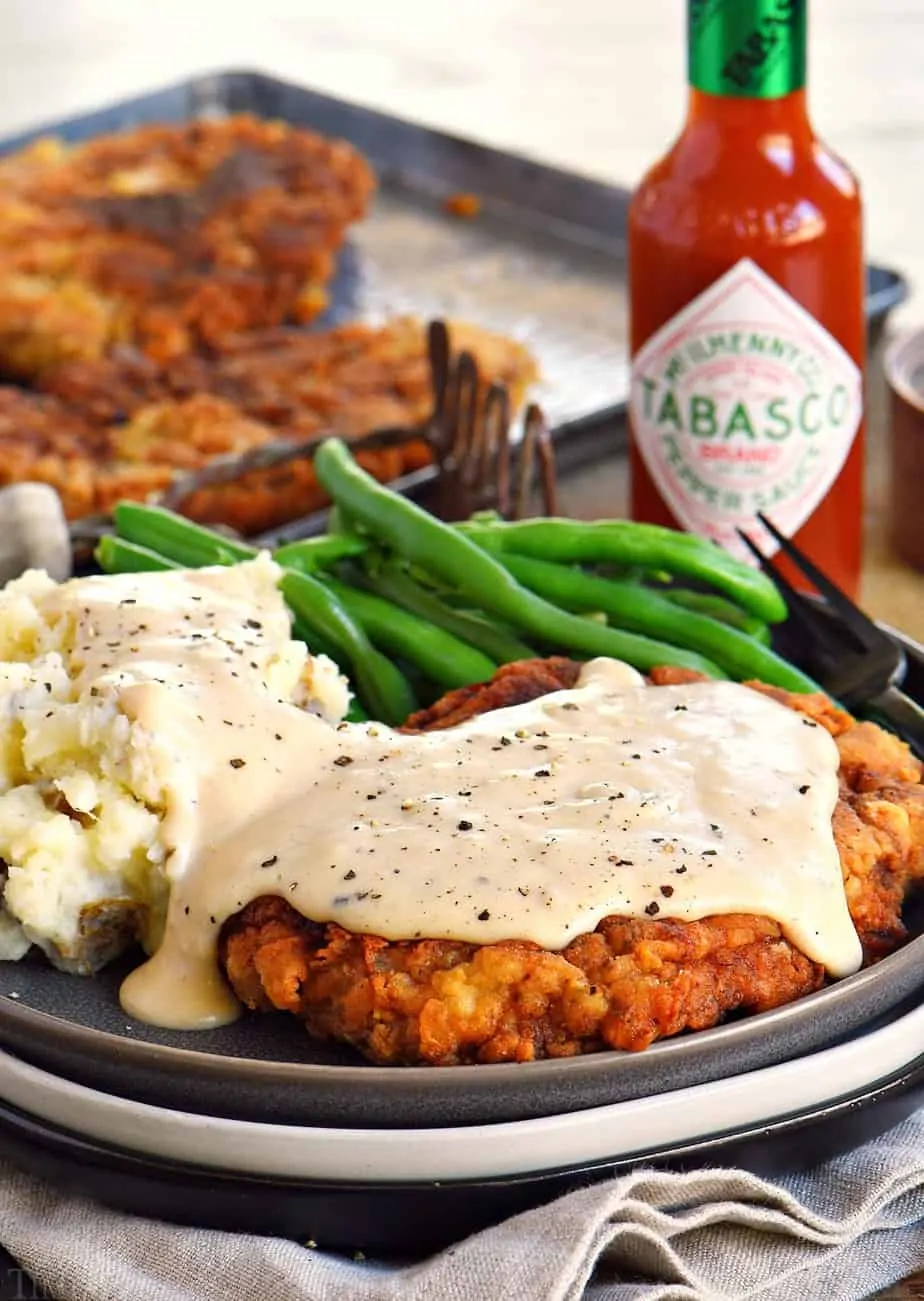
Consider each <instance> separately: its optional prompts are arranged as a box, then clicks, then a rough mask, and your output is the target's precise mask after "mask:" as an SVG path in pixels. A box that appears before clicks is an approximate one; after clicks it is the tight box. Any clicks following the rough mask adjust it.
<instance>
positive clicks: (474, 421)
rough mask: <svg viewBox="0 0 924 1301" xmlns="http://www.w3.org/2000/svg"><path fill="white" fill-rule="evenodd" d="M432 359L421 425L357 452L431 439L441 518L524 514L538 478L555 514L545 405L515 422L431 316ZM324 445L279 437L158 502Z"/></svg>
mask: <svg viewBox="0 0 924 1301" xmlns="http://www.w3.org/2000/svg"><path fill="white" fill-rule="evenodd" d="M427 358H428V362H429V367H430V382H431V388H432V395H433V396H432V406H431V410H430V413H429V414H428V415H427V416H426V417H425V419H424V420H423V421H421V422H420V423H419V424H416V425H395V426H390V427H388V428H381V429H376V430H373V431H371V432H370V433H368V434H365V435H362V436H360V437H357V438H352V439H350V446H351V447H352V448H353V450H354V451H363V450H369V449H373V448H377V447H382V448H384V447H395V446H400V445H401V444H402V443H406V442H408V441H410V440H420V441H423V442H424V443H426V445H427V447H428V448H429V451H430V454H431V456H432V458H433V463H434V466H435V469H436V478H435V483H434V488H433V496H432V499H431V500H429V501H428V505H430V507H431V509H432V510H433V512H434V514H437V515H439V516H440V517H441V518H443V519H447V520H458V519H466V518H468V516H469V515H471V514H473V513H474V512H475V511H477V510H497V511H498V513H499V514H501V515H503V516H505V517H509V518H518V517H519V516H521V515H523V514H525V513H526V511H527V509H528V507H529V503H530V501H531V498H532V497H533V495H534V492H535V489H536V480H537V479H538V485H539V504H540V505H541V508H542V510H543V511H544V513H546V514H552V513H554V510H555V504H556V494H555V465H554V455H553V450H552V441H551V437H550V435H549V431H548V427H547V425H546V422H545V419H544V417H543V415H542V412H541V411H540V409H539V408H538V407H537V406H535V405H533V406H530V407H529V408H528V409H527V411H526V414H525V417H524V423H523V431H522V433H520V432H518V431H517V430H516V429H515V428H514V426H513V425H512V423H511V409H510V408H511V403H510V396H509V394H508V392H507V389H506V388H505V387H504V385H502V384H496V383H495V384H492V385H490V387H489V388H488V390H487V392H486V393H485V392H484V391H483V385H482V382H481V378H480V376H479V373H478V363H477V362H476V360H475V358H474V356H473V355H472V354H471V353H470V352H468V351H463V352H460V353H458V354H456V355H453V353H452V350H451V344H450V337H449V330H448V328H447V326H446V324H445V322H444V321H441V320H435V321H431V323H430V325H429V327H428V330H427ZM320 442H321V438H319V437H318V436H314V437H312V438H311V439H310V440H307V441H305V442H301V443H292V442H291V441H285V440H278V441H274V442H272V443H268V444H264V445H263V446H260V447H256V448H253V449H252V450H250V451H248V452H245V453H243V454H242V455H237V456H228V457H219V458H216V460H214V461H211V462H210V463H209V465H207V466H206V467H204V468H203V469H201V470H194V471H192V472H191V473H190V474H186V475H183V476H181V477H179V478H178V479H177V481H176V482H175V483H173V484H172V485H171V486H170V487H169V488H168V489H167V490H166V491H165V492H163V493H161V494H160V495H159V497H158V498H157V501H158V502H159V504H160V505H163V506H167V507H168V508H170V509H172V510H179V509H182V504H183V502H184V501H185V500H186V499H187V498H188V497H189V496H190V495H191V494H192V493H193V492H196V491H198V490H199V489H201V488H210V487H218V486H220V485H224V484H229V483H233V482H235V481H236V480H237V479H239V478H241V477H242V476H243V475H245V474H247V473H250V472H251V471H255V470H269V469H275V468H277V467H280V466H284V465H287V464H290V463H291V462H293V461H297V460H303V459H308V460H310V459H311V458H312V457H313V456H314V453H315V450H316V449H317V447H318V444H319V443H320ZM319 523H320V521H319V520H318V521H317V524H319ZM312 524H316V521H314V520H311V521H296V522H295V523H294V524H292V525H286V526H282V527H281V528H279V529H273V530H270V531H269V532H267V533H264V534H261V535H260V537H259V538H256V539H254V541H255V542H257V543H258V544H260V545H266V546H270V545H275V543H276V542H278V541H280V540H282V539H291V538H294V537H297V536H302V535H303V533H304V532H305V529H306V528H310V526H311V525H312ZM320 526H321V527H323V525H320ZM98 531H99V530H98V528H97V530H96V534H95V536H98Z"/></svg>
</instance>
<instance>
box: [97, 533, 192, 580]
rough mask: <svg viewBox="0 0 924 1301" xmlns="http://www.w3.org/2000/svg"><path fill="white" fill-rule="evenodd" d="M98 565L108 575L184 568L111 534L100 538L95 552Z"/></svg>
mask: <svg viewBox="0 0 924 1301" xmlns="http://www.w3.org/2000/svg"><path fill="white" fill-rule="evenodd" d="M94 555H95V557H96V563H97V564H98V565H99V567H100V569H102V570H103V571H104V573H107V574H142V573H150V572H156V571H157V570H162V569H181V568H182V566H181V565H178V564H176V563H175V562H174V561H173V560H168V559H167V557H166V556H161V555H159V554H158V553H157V552H156V551H152V550H151V548H150V547H140V546H138V545H137V543H135V542H126V541H125V540H124V539H123V538H117V537H114V536H113V535H112V534H111V533H107V534H105V535H104V536H103V537H101V538H100V540H99V542H98V543H97V546H96V551H95V552H94Z"/></svg>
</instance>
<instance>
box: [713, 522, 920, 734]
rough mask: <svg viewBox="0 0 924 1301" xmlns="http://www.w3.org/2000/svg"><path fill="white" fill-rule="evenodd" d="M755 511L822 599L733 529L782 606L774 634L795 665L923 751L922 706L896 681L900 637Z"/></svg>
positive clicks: (901, 671) (901, 663)
mask: <svg viewBox="0 0 924 1301" xmlns="http://www.w3.org/2000/svg"><path fill="white" fill-rule="evenodd" d="M757 518H758V519H759V520H760V522H761V524H762V525H763V526H764V528H765V529H766V530H767V532H768V533H769V534H770V536H771V537H772V538H773V539H774V541H775V542H776V543H777V544H778V546H779V548H780V551H781V552H782V553H783V555H784V556H787V557H788V559H789V560H791V561H792V563H793V564H794V565H795V566H796V568H797V569H799V570H801V572H802V573H803V574H804V575H805V577H806V578H807V579H808V580H809V582H811V583H812V584H813V585H814V586H815V588H816V589H817V591H818V592H819V594H820V595H821V596H822V597H823V600H824V603H823V604H820V603H819V602H817V601H816V600H813V599H812V598H810V597H806V596H805V595H803V594H802V593H801V592H797V591H796V589H795V588H794V587H793V586H792V584H791V583H790V582H789V580H788V579H787V578H786V577H785V576H784V575H783V574H781V573H780V572H779V570H778V569H777V568H776V567H775V566H774V565H773V564H772V563H771V561H770V560H768V558H767V557H766V556H765V555H764V554H763V552H762V551H761V550H760V549H759V548H758V546H757V544H756V543H755V542H754V541H753V539H752V538H750V537H749V536H748V535H747V534H746V533H745V532H743V531H742V530H741V529H738V536H739V537H740V538H741V540H742V542H743V543H744V545H745V546H746V547H747V548H748V550H749V551H750V552H751V554H752V555H753V556H754V558H755V559H756V560H757V563H758V564H759V565H760V567H761V569H762V570H763V571H764V573H765V574H767V575H768V577H769V578H771V579H772V580H773V582H774V583H775V584H776V586H777V587H778V588H779V591H780V594H781V595H782V596H783V598H784V600H785V601H786V603H787V605H788V607H789V618H788V620H787V622H786V623H785V624H783V625H782V634H783V637H784V639H787V640H788V641H789V642H791V643H792V647H793V649H797V652H798V657H799V660H800V662H801V663H802V665H803V666H804V667H805V668H806V669H807V671H808V672H809V673H811V674H812V675H813V677H815V678H816V679H817V681H818V683H819V685H820V686H822V687H823V688H824V689H825V691H827V692H828V694H829V695H831V696H833V697H834V699H835V700H839V701H841V703H842V704H843V705H845V707H846V708H847V709H850V710H851V711H862V712H863V713H864V714H865V715H867V716H869V717H872V718H875V719H876V720H878V721H881V722H882V723H884V724H885V726H886V727H888V728H889V729H890V730H891V731H893V732H895V733H896V734H897V735H898V736H900V737H901V738H902V740H903V741H907V742H908V744H909V745H910V746H911V747H912V748H913V749H914V750H915V751H916V752H917V753H919V754H921V753H924V709H922V707H921V706H920V705H919V704H917V702H916V701H914V700H912V699H911V697H910V696H908V695H906V694H905V693H904V692H903V691H902V690H901V688H900V685H899V684H900V683H901V682H902V681H903V680H904V676H905V671H906V668H907V660H906V657H905V652H904V650H903V649H902V647H901V645H900V644H899V643H898V642H897V641H896V640H895V638H894V637H890V636H889V634H888V633H887V632H884V631H883V630H882V629H881V628H880V627H879V626H878V625H877V624H876V623H874V622H873V620H872V619H870V618H869V617H868V616H867V615H865V614H864V613H863V611H862V610H860V609H859V608H858V607H857V606H856V605H854V603H853V601H851V600H850V598H849V597H848V596H846V595H845V594H844V592H842V591H841V589H840V588H839V587H838V586H837V585H836V584H835V583H833V582H832V581H831V579H830V578H828V577H827V575H825V574H823V573H822V572H821V570H820V569H819V568H818V567H817V565H815V564H813V562H812V561H811V560H809V558H808V556H806V555H805V553H804V552H803V551H801V550H800V549H799V548H798V547H797V546H796V545H795V544H794V543H793V542H791V541H790V540H789V538H787V537H786V536H785V535H784V534H782V533H781V532H780V531H779V529H777V528H776V526H775V525H774V524H773V523H772V522H771V521H770V520H769V519H768V518H767V517H766V515H763V514H760V513H758V515H757ZM832 615H834V616H836V617H834V618H832Z"/></svg>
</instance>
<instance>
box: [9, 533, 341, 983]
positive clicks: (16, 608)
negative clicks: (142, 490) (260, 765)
mask: <svg viewBox="0 0 924 1301" xmlns="http://www.w3.org/2000/svg"><path fill="white" fill-rule="evenodd" d="M278 578H279V571H278V569H277V567H276V566H275V565H274V564H273V562H272V561H271V560H270V559H269V557H267V556H261V557H259V558H258V559H256V560H253V561H249V562H247V563H246V564H242V565H237V566H234V567H231V568H216V569H202V570H191V571H185V570H184V571H180V570H177V571H174V572H170V573H150V574H135V575H120V576H118V577H94V578H85V579H75V580H72V581H70V582H67V583H62V584H56V583H54V582H53V581H52V580H51V579H50V578H49V577H48V576H47V575H46V574H44V573H40V572H31V573H28V574H25V575H24V576H23V577H22V578H20V579H17V580H16V581H15V582H13V583H11V584H10V585H9V586H8V587H6V588H5V589H4V590H3V591H0V958H8V959H15V958H19V957H21V956H22V955H23V954H24V953H25V952H26V950H27V949H28V948H29V946H30V945H31V944H33V943H34V944H37V945H39V946H40V947H41V948H42V949H44V950H45V952H46V953H47V954H48V955H49V957H51V959H52V960H53V961H55V962H56V963H57V964H58V965H60V966H63V967H66V968H68V969H70V970H78V971H91V970H94V969H96V968H98V967H99V966H101V965H103V964H104V963H105V962H107V961H108V960H109V959H110V958H112V957H113V956H115V955H116V954H117V953H118V952H120V951H121V950H122V949H123V948H124V947H126V945H127V944H128V943H130V942H131V941H132V940H133V939H135V938H140V939H141V940H142V942H143V943H144V944H145V946H146V947H147V948H149V949H150V948H153V947H156V944H157V942H158V938H159V935H160V931H161V927H162V924H163V917H164V912H165V907H166V901H167V895H168V892H169V880H170V874H169V861H170V858H171V853H172V852H173V851H175V850H177V848H178V845H177V843H173V844H168V843H167V840H168V838H169V837H168V835H167V833H166V832H165V816H166V814H167V812H168V811H169V809H170V808H171V803H173V804H175V803H176V797H177V793H178V792H183V794H184V798H185V799H186V801H187V803H188V804H189V805H190V806H191V807H194V806H195V803H196V790H197V788H198V783H199V782H200V781H201V779H202V772H201V768H202V756H203V753H204V752H205V747H202V746H197V745H196V743H195V737H196V728H197V726H199V727H202V728H205V727H206V726H208V727H211V726H212V723H213V720H212V719H211V718H206V717H205V716H204V713H203V706H202V704H201V699H200V697H201V695H202V690H201V688H202V684H203V682H205V681H206V676H204V675H207V674H209V673H217V674H219V675H223V681H224V682H225V686H226V688H230V689H231V691H232V692H236V691H238V689H239V691H240V693H242V695H243V696H244V697H246V698H247V699H253V701H255V702H256V707H259V704H260V701H261V700H262V699H267V700H271V701H273V702H279V701H282V702H286V703H288V704H290V705H292V706H299V707H301V708H307V709H310V710H311V711H312V712H315V713H318V714H321V715H322V716H323V717H324V718H325V719H327V720H328V721H329V722H331V723H332V724H333V723H336V722H338V721H340V719H341V718H342V717H343V715H344V714H345V712H346V709H347V706H348V703H349V692H348V689H347V684H346V681H345V680H344V679H343V678H342V677H341V676H340V674H339V672H338V670H337V668H336V666H335V665H333V664H332V663H331V661H330V660H328V659H326V658H325V657H323V656H317V657H311V656H309V655H308V653H307V651H306V648H305V646H304V645H303V644H302V643H300V642H296V641H293V640H292V638H291V637H290V624H289V617H288V613H287V611H286V608H285V605H284V603H283V600H282V597H281V596H280V594H279V592H278V590H277V587H276V584H277V581H278ZM229 666H230V667H229ZM247 693H250V695H249V696H248V695H247ZM217 721H218V725H219V726H220V724H221V720H220V719H219V720H217ZM296 759H297V757H296ZM175 841H176V836H175V834H174V842H175ZM174 857H175V855H174Z"/></svg>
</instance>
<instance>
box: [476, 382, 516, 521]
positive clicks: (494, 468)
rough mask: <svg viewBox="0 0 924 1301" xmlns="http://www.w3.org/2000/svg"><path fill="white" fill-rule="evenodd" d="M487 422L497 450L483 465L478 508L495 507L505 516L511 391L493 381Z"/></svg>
mask: <svg viewBox="0 0 924 1301" xmlns="http://www.w3.org/2000/svg"><path fill="white" fill-rule="evenodd" d="M484 422H485V425H486V426H487V427H488V428H489V429H490V431H491V438H492V442H493V449H494V450H493V458H492V462H491V464H488V463H487V462H485V463H484V465H483V467H482V469H483V474H482V478H481V494H480V499H479V503H478V509H479V510H485V509H486V508H487V507H488V506H489V505H490V506H493V507H494V508H495V509H496V510H497V512H498V514H499V515H501V517H502V518H504V519H506V518H507V517H508V516H509V514H510V394H509V393H508V392H507V389H506V388H505V387H504V386H503V385H502V384H492V385H491V388H490V390H489V391H488V396H487V398H486V400H485V410H484ZM492 488H493V498H494V500H493V501H492V500H490V498H491V496H492V491H491V490H492Z"/></svg>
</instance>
